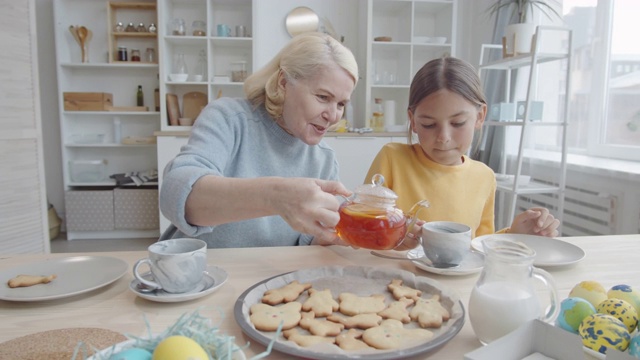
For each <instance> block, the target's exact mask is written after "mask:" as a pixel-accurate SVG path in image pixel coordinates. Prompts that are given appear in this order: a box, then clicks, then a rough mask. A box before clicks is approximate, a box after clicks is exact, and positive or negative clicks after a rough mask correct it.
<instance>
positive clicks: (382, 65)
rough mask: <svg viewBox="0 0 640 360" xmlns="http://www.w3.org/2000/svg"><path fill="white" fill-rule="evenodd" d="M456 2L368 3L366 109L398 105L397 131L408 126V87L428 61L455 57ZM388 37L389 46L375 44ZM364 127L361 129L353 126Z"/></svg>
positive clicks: (394, 0) (387, 0)
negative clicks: (384, 103) (376, 101)
mask: <svg viewBox="0 0 640 360" xmlns="http://www.w3.org/2000/svg"><path fill="white" fill-rule="evenodd" d="M457 14H458V1H457V0H403V1H397V0H368V3H367V17H366V18H367V31H366V36H367V38H366V44H367V48H366V58H367V59H368V60H367V62H366V75H365V87H366V91H365V92H366V94H365V99H366V106H365V109H366V110H365V111H366V112H365V114H366V116H367V118H368V117H370V116H371V114H372V106H373V104H374V99H375V98H381V99H383V100H394V101H395V102H396V107H395V109H396V114H395V116H394V118H395V119H396V120H395V121H396V125H401V124H404V123H406V121H407V113H406V109H407V106H408V101H409V100H408V99H409V86H410V85H411V80H412V78H413V76H414V75H415V73H416V72H417V71H418V70H419V69H420V68H421V67H422V66H423V65H424V64H425V63H427V62H428V61H429V60H432V59H435V58H439V57H442V56H443V55H452V56H455V44H456V38H457V34H456V28H457V25H456V22H457ZM378 37H390V38H391V41H376V40H375V38H378ZM356 125H357V126H364V124H356Z"/></svg>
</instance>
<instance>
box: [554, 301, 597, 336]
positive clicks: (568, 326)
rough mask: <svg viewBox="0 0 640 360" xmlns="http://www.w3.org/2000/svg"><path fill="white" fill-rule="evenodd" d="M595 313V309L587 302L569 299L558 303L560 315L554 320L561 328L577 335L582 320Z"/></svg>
mask: <svg viewBox="0 0 640 360" xmlns="http://www.w3.org/2000/svg"><path fill="white" fill-rule="evenodd" d="M595 313H596V308H594V307H593V305H591V303H590V302H588V301H587V300H585V299H582V298H579V297H569V298H566V299H564V300H562V302H561V303H560V314H559V315H558V318H557V319H556V323H557V324H558V326H560V327H561V328H563V329H565V330H567V331H571V332H573V333H576V334H577V333H578V328H579V327H580V323H582V320H584V318H586V317H587V316H589V315H592V314H595Z"/></svg>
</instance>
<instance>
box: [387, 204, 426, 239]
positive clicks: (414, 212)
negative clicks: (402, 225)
mask: <svg viewBox="0 0 640 360" xmlns="http://www.w3.org/2000/svg"><path fill="white" fill-rule="evenodd" d="M429 206H430V204H429V201H427V200H421V201H418V202H417V203H415V204H414V205H413V206H412V207H411V209H409V212H408V213H407V217H408V218H409V225H407V231H406V232H405V233H404V236H403V237H402V240H400V242H398V244H397V245H396V246H395V247H394V249H397V248H398V247H400V246H401V245H402V243H403V242H404V239H406V238H407V236H408V235H409V234H410V233H411V230H412V229H413V227H414V226H415V224H416V222H418V212H420V210H422V209H427V208H429ZM418 241H419V242H420V244H422V239H421V238H420V237H418Z"/></svg>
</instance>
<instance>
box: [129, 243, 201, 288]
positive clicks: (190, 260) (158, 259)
mask: <svg viewBox="0 0 640 360" xmlns="http://www.w3.org/2000/svg"><path fill="white" fill-rule="evenodd" d="M148 251H149V257H148V258H144V259H140V260H138V261H137V262H136V264H135V265H134V266H133V276H135V278H136V279H137V280H138V281H140V282H141V283H143V284H144V285H147V286H149V287H152V288H156V289H162V290H164V291H166V292H169V293H175V294H179V293H185V292H188V291H191V290H193V289H195V288H196V287H197V286H198V284H199V283H200V282H201V281H202V278H203V277H204V271H205V270H206V268H207V243H205V242H204V241H202V240H199V239H186V238H185V239H171V240H164V241H159V242H157V243H154V244H151V245H150V246H149V248H148ZM142 264H148V265H149V268H151V274H152V275H153V279H154V280H155V281H151V280H147V279H145V278H144V277H143V276H142V274H140V272H139V270H138V269H139V268H140V266H141V265H142Z"/></svg>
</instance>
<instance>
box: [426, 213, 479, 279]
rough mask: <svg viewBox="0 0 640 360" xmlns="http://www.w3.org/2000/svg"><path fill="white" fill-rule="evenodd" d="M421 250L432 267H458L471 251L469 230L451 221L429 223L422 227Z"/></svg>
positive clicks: (465, 226) (467, 227)
mask: <svg viewBox="0 0 640 360" xmlns="http://www.w3.org/2000/svg"><path fill="white" fill-rule="evenodd" d="M421 238H422V248H423V249H424V254H425V256H426V257H427V258H428V259H429V260H431V262H432V263H433V266H434V267H442V268H445V267H455V266H458V265H460V263H461V262H462V260H463V259H464V257H465V256H466V255H467V254H468V253H469V251H470V250H471V228H470V227H469V226H467V225H465V224H461V223H457V222H453V221H431V222H427V223H425V224H423V225H422V235H421Z"/></svg>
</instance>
